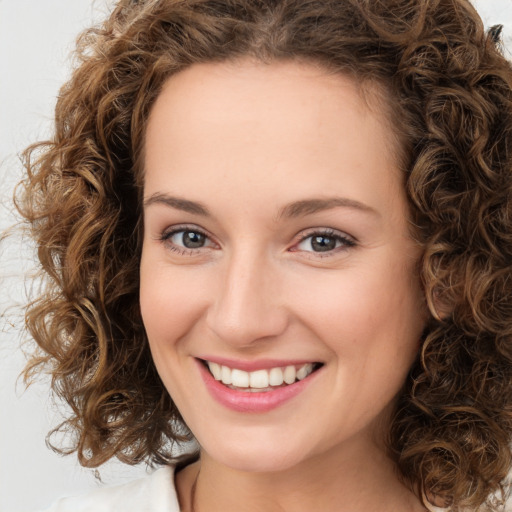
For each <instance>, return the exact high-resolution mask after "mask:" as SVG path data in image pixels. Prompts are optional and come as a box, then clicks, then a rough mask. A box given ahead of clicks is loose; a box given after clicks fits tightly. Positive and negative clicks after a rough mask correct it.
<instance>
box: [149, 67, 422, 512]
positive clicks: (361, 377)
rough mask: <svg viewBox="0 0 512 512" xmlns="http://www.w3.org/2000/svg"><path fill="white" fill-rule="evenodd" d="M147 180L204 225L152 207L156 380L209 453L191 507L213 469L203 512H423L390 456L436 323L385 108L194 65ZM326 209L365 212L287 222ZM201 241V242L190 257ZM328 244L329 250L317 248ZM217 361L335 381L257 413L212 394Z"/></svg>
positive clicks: (307, 86)
mask: <svg viewBox="0 0 512 512" xmlns="http://www.w3.org/2000/svg"><path fill="white" fill-rule="evenodd" d="M145 173H146V174H145V189H144V196H145V198H146V199H147V198H150V197H155V196H156V195H158V194H161V195H162V194H163V195H166V196H172V197H178V198H182V199H186V200H188V201H193V202H196V203H200V204H201V205H203V206H204V207H206V209H207V210H208V213H209V215H207V216H205V215H201V214H198V213H194V212H191V211H184V210H183V209H180V208H175V207H173V206H170V205H169V204H164V203H163V202H159V201H155V202H153V203H151V204H148V205H147V206H146V207H145V219H144V225H145V238H144V244H143V253H142V261H141V291H140V301H141V309H142V314H143V319H144V323H145V326H146V330H147V334H148V338H149V342H150V345H151V350H152V354H153V358H154V361H155V364H156V366H157V368H158V371H159V373H160V376H161V378H162V380H163V382H164V384H165V386H166V387H167V389H168V390H169V392H170V394H171V396H172V398H173V400H174V401H175V402H176V404H177V405H178V407H179V409H180V411H181V413H182V415H183V417H184V419H185V421H186V422H187V424H188V426H189V427H190V428H191V430H192V432H193V433H194V435H195V436H196V438H197V439H198V441H199V443H200V445H201V448H202V455H201V464H200V466H198V465H196V466H194V468H192V467H191V468H190V469H189V473H188V477H187V478H185V477H184V479H183V481H184V482H188V483H186V484H184V486H183V488H181V487H180V486H179V490H180V489H182V492H183V496H187V495H188V494H187V493H188V490H187V489H189V488H190V486H191V483H190V482H191V478H190V474H191V472H193V471H195V472H197V470H198V467H200V468H201V469H200V475H201V478H199V480H198V482H199V483H198V496H197V499H198V500H200V499H203V503H204V502H205V501H206V499H205V497H206V496H207V495H210V496H211V495H212V494H215V496H216V500H215V503H211V502H210V503H209V506H208V507H206V508H205V510H208V511H215V510H222V508H221V507H222V506H223V507H225V508H224V510H229V507H230V506H232V507H236V509H237V510H239V511H242V510H257V509H254V508H246V509H245V508H244V507H243V504H244V503H248V502H249V501H248V496H251V501H250V502H251V503H252V505H254V504H255V503H258V499H259V498H258V496H260V497H261V496H266V498H265V500H266V501H265V507H266V508H264V509H261V510H273V508H272V503H274V504H276V506H277V503H279V504H280V506H281V507H282V510H293V511H294V512H297V511H302V510H325V511H329V510H337V511H339V510H345V508H339V507H340V506H341V505H340V503H343V504H345V505H346V506H347V508H346V510H352V511H353V512H354V511H356V512H357V511H359V510H361V511H362V510H365V511H366V510H379V511H384V510H388V509H389V510H393V511H400V510H407V511H411V510H423V509H422V508H421V506H420V505H419V502H418V500H417V499H416V498H415V497H414V496H413V495H412V494H411V493H409V491H407V490H406V489H405V488H404V487H403V486H401V484H399V483H398V480H397V479H396V476H395V474H394V473H393V467H392V463H391V462H390V461H389V460H388V459H387V457H386V456H385V454H384V449H383V448H384V447H383V443H382V441H381V439H382V433H383V432H385V428H386V422H387V417H388V413H389V411H390V409H391V408H392V406H393V400H394V397H395V396H396V394H397V392H398V391H399V389H400V387H401V386H402V384H403V382H404V379H405V377H406V374H407V372H408V370H409V368H410V366H411V364H412V362H413V360H414V358H415V356H416V354H417V350H418V347H419V339H420V335H421V332H422V330H423V326H424V323H425V317H426V313H425V308H424V304H423V298H422V294H421V289H420V284H419V280H418V278H417V276H416V274H415V265H416V262H417V260H418V258H419V256H420V252H419V249H418V247H417V246H416V245H415V243H414V242H413V241H412V240H411V238H410V236H409V231H408V229H409V226H408V221H407V202H406V197H405V192H404V190H403V185H402V183H401V176H400V173H399V170H398V168H397V163H396V159H395V149H394V145H393V141H392V139H391V137H389V127H388V125H387V124H386V120H385V119H384V116H383V114H382V113H381V112H380V111H379V108H377V107H372V109H371V110H370V108H369V107H368V106H367V104H366V103H365V101H364V99H363V98H362V97H361V96H360V95H359V93H358V87H357V85H356V84H355V83H353V82H352V81H351V80H350V79H348V78H346V77H343V76H332V75H327V73H324V72H323V71H322V70H320V69H318V68H316V67H313V66H311V65H307V64H300V63H279V64H277V63H276V64H271V65H263V64H258V63H253V62H250V61H244V62H238V63H236V64H234V63H233V64H229V63H228V64H226V63H224V64H218V63H217V64H201V65H196V66H193V67H191V68H189V69H187V70H185V71H183V72H181V73H180V74H178V75H176V76H174V77H172V78H171V79H170V80H169V81H168V83H167V84H166V86H165V87H164V89H163V91H162V93H161V95H160V96H159V98H158V99H157V101H156V103H155V105H154V108H153V110H152V113H151V116H150V119H149V124H148V128H147V139H146V160H145ZM331 197H337V198H340V197H342V198H346V199H349V200H351V201H354V202H357V204H360V205H364V206H365V208H359V207H352V206H350V205H348V206H347V205H345V206H343V205H341V206H336V207H333V208H327V209H322V210H319V211H316V212H314V213H307V212H302V214H301V215H299V216H292V217H290V216H287V215H279V212H280V210H282V209H283V208H285V206H286V205H288V204H290V203H293V202H297V201H302V200H308V199H311V198H317V199H318V198H321V199H326V198H331ZM180 229H182V230H184V231H185V232H183V231H179V230H180ZM187 230H188V232H190V233H191V235H189V239H187V238H185V239H184V238H183V236H184V235H186V233H187ZM326 230H328V235H325V231H326ZM194 233H195V234H194ZM197 233H203V234H204V235H205V237H204V238H202V239H201V240H203V242H204V243H203V242H201V243H202V245H201V244H199V246H193V248H190V244H188V245H189V247H188V248H187V247H186V246H185V244H187V243H188V242H189V240H190V239H191V240H195V241H197V240H198V238H197ZM318 233H324V235H323V236H327V239H325V240H323V242H324V243H327V242H328V243H327V245H328V247H329V250H325V251H321V250H318V249H319V244H318V243H317V242H318V241H319V240H318V238H317V239H316V241H315V240H314V239H313V237H312V236H318ZM190 237H191V238H190ZM329 237H330V238H329ZM320 242H322V241H321V240H320ZM206 353H207V354H211V355H216V356H218V357H225V358H234V359H244V360H257V359H263V358H266V359H269V358H270V359H290V358H294V359H297V358H299V359H301V360H302V359H303V360H307V361H312V362H321V363H323V367H322V368H321V370H320V371H321V373H319V374H318V375H317V377H316V378H315V380H314V382H313V381H312V383H311V385H309V386H308V387H306V388H305V390H304V391H303V392H301V393H300V394H299V395H298V396H297V397H294V398H293V399H292V400H291V401H289V402H287V403H286V404H284V405H282V406H280V407H278V408H276V409H274V410H272V411H269V412H265V413H262V414H244V413H240V412H236V411H232V410H229V409H228V408H226V407H224V406H223V405H221V404H219V403H218V402H216V401H215V400H213V399H212V397H211V395H210V394H209V393H208V391H207V390H206V388H205V386H204V383H203V381H202V380H201V379H200V378H199V375H198V370H197V362H196V358H197V357H200V356H202V355H204V354H206ZM184 475H186V472H185V473H184ZM248 475H249V476H248ZM270 475H272V477H270ZM340 475H344V476H343V478H341V477H340ZM206 476H208V479H207V478H206ZM228 476H229V479H230V480H229V482H231V483H230V485H229V489H227V488H226V485H224V486H223V485H222V479H221V477H224V478H226V477H228ZM207 481H208V482H209V484H207V483H206V482H207ZM224 481H226V480H224ZM233 482H238V483H239V484H240V485H233ZM304 482H307V484H305V483H304ZM214 484H215V485H214ZM208 485H209V486H210V487H208ZM183 489H184V490H183ZM300 489H302V490H304V491H305V490H307V492H305V494H306V495H307V497H306V496H302V495H301V492H300ZM362 489H364V490H362ZM315 490H316V491H315ZM341 496H342V498H341ZM383 496H386V497H387V498H386V499H385V500H384V501H383ZM274 498H275V499H274ZM338 498H339V499H338ZM183 499H184V500H186V498H185V497H184V498H183ZM255 500H256V501H255ZM319 500H320V501H319ZM322 503H323V505H322V506H320V504H322ZM334 503H336V507H334V505H333V504H334ZM383 503H384V504H383ZM345 505H343V506H345ZM308 506H309V509H308V508H307V507H308ZM216 507H217V508H216ZM226 507H228V508H226ZM350 507H351V508H350ZM372 507H376V508H372ZM386 507H390V508H386ZM391 507H392V508H391ZM280 510H281V509H280Z"/></svg>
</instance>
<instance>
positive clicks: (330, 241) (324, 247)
mask: <svg viewBox="0 0 512 512" xmlns="http://www.w3.org/2000/svg"><path fill="white" fill-rule="evenodd" d="M311 246H312V247H313V249H314V250H315V251H318V252H326V251H332V250H333V249H335V248H336V240H335V239H334V238H329V237H327V236H315V237H313V239H312V240H311Z"/></svg>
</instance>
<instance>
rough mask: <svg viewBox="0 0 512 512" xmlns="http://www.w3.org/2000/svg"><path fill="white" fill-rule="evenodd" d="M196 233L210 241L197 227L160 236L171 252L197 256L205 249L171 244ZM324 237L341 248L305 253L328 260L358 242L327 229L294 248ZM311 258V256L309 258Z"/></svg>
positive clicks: (177, 229) (308, 234)
mask: <svg viewBox="0 0 512 512" xmlns="http://www.w3.org/2000/svg"><path fill="white" fill-rule="evenodd" d="M186 232H190V233H196V234H200V235H202V236H204V237H205V238H207V239H208V240H210V236H209V235H208V234H207V233H205V232H204V231H203V230H201V229H199V228H197V227H195V226H176V227H175V228H173V229H172V230H170V231H165V232H163V233H162V235H161V236H160V241H161V242H162V243H164V244H165V245H166V247H167V248H168V249H170V250H171V251H174V252H176V253H178V254H179V255H181V256H194V255H196V254H197V251H198V250H199V249H203V248H204V247H199V248H197V249H190V248H187V247H180V246H178V245H175V244H173V243H171V242H170V239H171V238H172V237H173V236H174V235H176V234H178V233H186ZM315 236H316V237H324V238H331V239H335V240H336V242H341V245H340V246H339V247H335V248H334V249H333V250H329V251H325V253H323V252H321V251H303V252H305V253H310V254H315V256H314V257H315V258H326V257H329V256H334V255H335V254H338V253H339V252H340V251H343V250H347V249H350V248H351V247H355V246H356V245H357V243H356V241H355V240H354V239H353V238H350V237H348V236H346V235H342V234H340V233H339V232H338V231H335V230H333V229H331V228H327V229H316V230H312V231H309V232H307V233H305V234H304V235H303V236H302V237H301V238H300V239H299V241H298V242H297V243H295V244H294V247H296V246H298V245H300V244H301V243H302V242H304V241H305V240H307V239H308V238H313V237H315ZM291 252H299V250H298V249H292V250H291ZM308 257H311V256H308Z"/></svg>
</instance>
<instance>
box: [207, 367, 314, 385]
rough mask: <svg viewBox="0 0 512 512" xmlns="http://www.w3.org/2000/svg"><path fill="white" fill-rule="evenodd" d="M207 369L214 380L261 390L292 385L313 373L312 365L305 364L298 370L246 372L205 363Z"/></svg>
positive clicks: (282, 369) (292, 368) (280, 369)
mask: <svg viewBox="0 0 512 512" xmlns="http://www.w3.org/2000/svg"><path fill="white" fill-rule="evenodd" d="M207 363H208V368H209V369H210V372H211V373H212V375H213V377H214V378H215V379H216V380H220V381H221V382H222V383H223V384H226V385H232V386H234V387H237V388H257V389H263V388H268V387H269V386H281V385H282V384H283V383H286V384H293V383H294V382H295V380H296V379H298V380H302V379H305V378H306V377H307V376H308V375H309V374H310V373H311V372H312V371H313V363H306V364H304V365H302V366H300V367H299V368H298V369H297V368H296V367H295V366H293V365H290V366H285V367H276V368H270V369H269V370H256V371H254V372H246V371H244V370H238V369H237V368H229V367H228V366H224V365H220V364H218V363H212V362H211V361H207Z"/></svg>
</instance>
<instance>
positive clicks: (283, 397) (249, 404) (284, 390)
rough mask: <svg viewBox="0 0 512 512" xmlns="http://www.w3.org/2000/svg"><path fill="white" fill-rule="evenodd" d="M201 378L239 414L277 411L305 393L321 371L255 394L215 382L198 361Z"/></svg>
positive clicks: (219, 400) (217, 397)
mask: <svg viewBox="0 0 512 512" xmlns="http://www.w3.org/2000/svg"><path fill="white" fill-rule="evenodd" d="M197 364H198V366H199V371H200V373H201V377H202V379H203V381H204V383H205V384H206V388H207V389H208V391H209V392H210V394H211V395H212V397H213V398H214V399H215V400H217V402H219V403H220V404H222V405H223V406H225V407H227V408H228V409H231V410H233V411H237V412H246V413H248V412H254V413H257V412H267V411H271V410H272V409H275V408H277V407H279V406H281V405H283V404H285V403H286V402H288V400H291V399H292V398H294V397H296V396H297V395H298V394H300V393H301V392H302V391H304V390H305V389H306V388H307V387H308V386H309V385H310V384H311V383H312V382H313V381H314V380H315V377H316V375H317V373H318V372H319V371H321V369H319V370H316V371H315V372H313V373H312V374H310V375H308V376H307V377H306V378H305V379H303V380H299V381H297V382H295V383H294V384H289V385H287V386H283V387H281V388H276V389H275V390H273V391H262V392H260V393H253V392H250V391H237V390H236V389H231V388H228V387H227V386H225V385H224V384H222V382H219V381H218V380H215V379H214V378H213V376H212V374H211V373H210V372H209V371H208V370H207V368H206V367H205V366H204V364H203V363H201V362H200V361H197Z"/></svg>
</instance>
